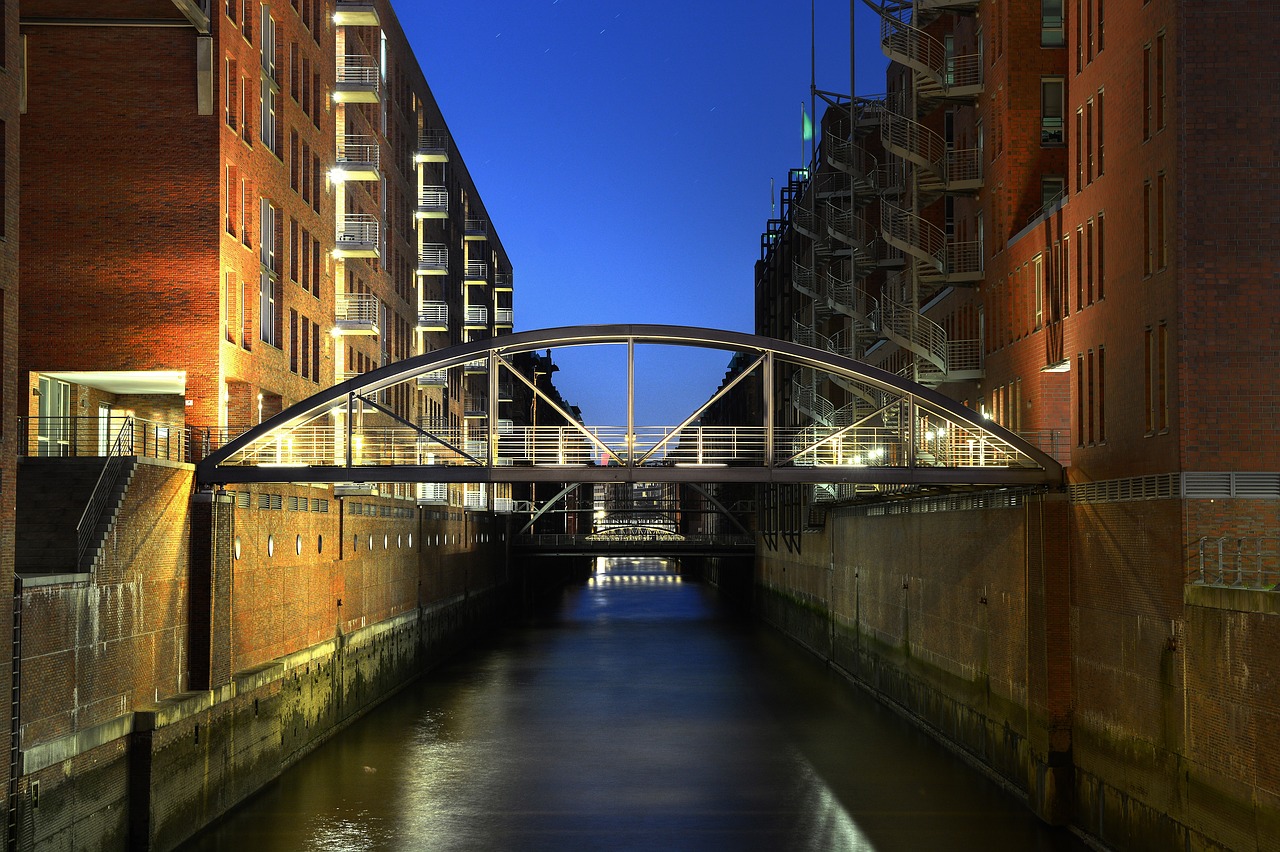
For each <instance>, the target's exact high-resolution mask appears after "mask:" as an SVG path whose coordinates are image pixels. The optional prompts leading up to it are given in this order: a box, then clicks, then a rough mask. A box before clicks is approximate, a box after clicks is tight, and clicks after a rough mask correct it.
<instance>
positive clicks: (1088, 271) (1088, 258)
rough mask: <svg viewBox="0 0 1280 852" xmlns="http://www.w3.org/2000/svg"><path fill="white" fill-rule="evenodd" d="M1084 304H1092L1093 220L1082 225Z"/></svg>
mask: <svg viewBox="0 0 1280 852" xmlns="http://www.w3.org/2000/svg"><path fill="white" fill-rule="evenodd" d="M1084 299H1085V301H1084V303H1085V304H1086V305H1092V304H1093V220H1092V219H1090V220H1089V221H1088V222H1085V225H1084Z"/></svg>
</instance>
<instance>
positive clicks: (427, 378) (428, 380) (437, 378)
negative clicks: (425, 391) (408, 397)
mask: <svg viewBox="0 0 1280 852" xmlns="http://www.w3.org/2000/svg"><path fill="white" fill-rule="evenodd" d="M448 386H449V373H448V371H447V370H436V371H435V372H433V373H423V374H422V375H421V376H418V387H423V388H444V387H448Z"/></svg>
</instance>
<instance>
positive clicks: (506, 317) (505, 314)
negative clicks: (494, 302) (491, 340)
mask: <svg viewBox="0 0 1280 852" xmlns="http://www.w3.org/2000/svg"><path fill="white" fill-rule="evenodd" d="M493 324H494V325H506V326H511V325H515V311H514V310H512V309H511V308H494V309H493Z"/></svg>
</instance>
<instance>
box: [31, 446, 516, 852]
mask: <svg viewBox="0 0 1280 852" xmlns="http://www.w3.org/2000/svg"><path fill="white" fill-rule="evenodd" d="M193 484H194V483H193V471H192V469H191V467H190V466H189V465H181V464H164V463H155V462H146V463H142V464H140V465H139V466H138V469H137V471H136V473H135V477H134V481H133V483H132V484H131V485H130V488H129V491H128V493H127V494H126V496H125V501H124V505H123V506H122V507H121V511H120V514H119V517H118V518H117V521H116V523H115V526H114V528H113V530H112V534H111V536H109V539H108V542H107V545H106V546H105V548H104V550H103V552H102V553H101V554H100V556H99V558H98V560H97V561H96V563H95V564H94V566H93V569H92V570H91V571H87V572H80V573H66V574H47V575H40V576H23V577H20V578H19V579H18V584H17V603H18V606H19V612H20V614H21V620H22V631H21V640H22V641H21V648H20V652H19V654H20V656H19V663H20V672H21V689H20V692H19V703H20V706H19V749H18V752H17V756H18V771H19V775H18V778H19V781H18V787H17V802H16V804H17V817H18V837H19V848H22V849H44V848H50V849H56V848H66V849H73V848H96V849H121V850H123V849H152V850H169V849H173V848H175V847H176V846H178V845H179V844H180V843H182V842H183V841H184V840H186V839H187V838H189V837H191V836H192V835H193V834H195V833H196V832H197V831H198V830H199V829H201V828H202V827H204V826H206V825H208V824H209V823H211V822H213V821H214V820H216V819H218V818H219V817H221V816H222V815H224V814H225V813H227V812H228V811H229V810H230V809H231V808H232V807H234V806H235V805H236V804H237V803H238V802H240V801H242V800H244V799H245V798H246V797H248V796H250V795H252V794H253V793H254V792H256V791H257V790H259V789H261V788H262V787H263V786H265V785H267V784H269V783H271V782H272V781H273V780H274V779H276V778H277V777H278V776H279V775H280V774H281V773H282V772H283V771H284V770H285V769H287V768H288V767H289V766H291V765H293V764H294V763H296V762H297V761H298V760H300V759H302V758H303V757H304V756H305V755H306V754H307V753H309V752H310V751H311V750H312V749H314V748H315V747H316V746H317V745H319V744H320V743H321V742H323V741H324V740H326V739H327V738H328V737H329V736H331V735H332V734H334V733H335V732H337V731H338V730H340V729H341V728H342V727H344V726H345V725H346V724H348V723H350V722H351V721H352V720H353V719H355V718H357V717H359V716H360V715H361V714H362V713H363V712H364V711H365V710H367V709H369V708H370V707H372V706H374V705H376V704H377V703H379V702H380V701H382V700H383V699H385V698H387V697H388V696H390V695H392V694H393V693H395V692H396V691H397V690H399V689H400V688H401V687H403V686H404V685H405V684H407V683H409V682H410V681H412V680H413V679H414V678H415V677H417V676H418V675H419V674H420V673H421V672H423V671H424V670H426V669H428V668H429V667H430V666H431V665H433V664H434V663H436V662H438V661H439V660H440V659H442V658H444V657H445V656H447V655H449V654H451V653H453V652H454V651H456V650H459V649H460V648H461V647H463V646H465V644H467V643H468V641H469V640H470V639H472V638H474V637H476V636H478V635H480V634H481V633H482V632H484V631H486V630H487V629H490V628H492V626H493V625H494V624H496V623H498V622H499V621H500V620H501V619H502V618H503V617H504V616H505V614H506V611H507V609H508V607H509V605H510V602H511V601H510V595H509V585H510V584H509V568H508V563H507V541H506V539H507V531H506V526H505V521H504V519H501V518H496V517H494V516H489V515H482V514H479V513H469V512H468V513H464V512H462V511H461V510H459V509H456V508H447V507H438V508H437V507H433V508H430V509H427V508H423V509H419V508H418V507H417V506H416V505H415V504H414V503H412V502H409V501H405V500H394V499H388V498H384V497H373V496H370V497H358V498H344V499H343V500H337V499H334V498H333V495H332V492H331V491H330V490H328V489H320V488H312V487H307V486H265V487H262V488H255V489H254V490H253V491H249V490H247V489H246V490H244V491H232V492H228V493H226V494H223V495H219V496H217V497H216V498H205V497H203V496H202V495H196V494H195V493H194V491H193Z"/></svg>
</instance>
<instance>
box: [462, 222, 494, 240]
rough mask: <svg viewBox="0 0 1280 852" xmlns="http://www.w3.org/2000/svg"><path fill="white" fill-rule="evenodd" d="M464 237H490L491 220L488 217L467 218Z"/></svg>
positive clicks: (468, 238) (480, 238)
mask: <svg viewBox="0 0 1280 852" xmlns="http://www.w3.org/2000/svg"><path fill="white" fill-rule="evenodd" d="M462 238H463V239H464V240H487V239H489V220H488V219H467V220H466V221H465V222H464V223H463V227H462Z"/></svg>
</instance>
